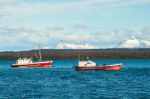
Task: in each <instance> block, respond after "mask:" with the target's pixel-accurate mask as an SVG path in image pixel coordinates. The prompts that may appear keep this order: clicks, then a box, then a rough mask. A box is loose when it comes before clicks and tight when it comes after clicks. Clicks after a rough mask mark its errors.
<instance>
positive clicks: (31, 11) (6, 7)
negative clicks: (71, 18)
mask: <svg viewBox="0 0 150 99" xmlns="http://www.w3.org/2000/svg"><path fill="white" fill-rule="evenodd" d="M10 2H11V3H10ZM12 2H13V3H12ZM14 3H17V1H15V0H6V1H1V2H0V4H2V5H3V6H2V7H1V10H0V13H1V15H2V14H4V15H7V16H10V18H12V17H14V18H18V17H26V16H34V15H42V14H44V13H52V14H54V13H56V12H58V11H59V13H61V12H60V11H62V10H69V9H70V8H71V9H79V10H82V9H84V8H89V7H93V6H101V7H105V6H106V7H108V6H113V7H114V6H129V5H142V4H149V3H150V0H122V1H120V0H81V1H76V2H64V3H58V2H57V3H50V2H44V3H43V2H40V3H36V2H35V3H32V4H30V3H25V2H23V1H22V3H19V4H14ZM86 10H88V9H86Z"/></svg>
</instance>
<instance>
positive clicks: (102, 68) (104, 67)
mask: <svg viewBox="0 0 150 99" xmlns="http://www.w3.org/2000/svg"><path fill="white" fill-rule="evenodd" d="M120 69H121V64H117V65H105V66H91V67H90V66H89V67H80V66H76V67H75V70H76V71H87V70H107V71H115V70H116V71H117V70H120Z"/></svg>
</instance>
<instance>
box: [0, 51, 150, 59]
mask: <svg viewBox="0 0 150 99" xmlns="http://www.w3.org/2000/svg"><path fill="white" fill-rule="evenodd" d="M41 52H42V58H43V59H44V60H46V59H78V55H79V54H80V56H81V57H80V58H82V59H85V58H86V57H87V56H88V57H89V58H91V59H150V49H149V48H142V49H122V48H120V49H82V50H80V49H42V50H41ZM35 54H36V55H38V50H29V51H20V52H15V51H11V52H0V59H17V58H18V57H32V58H33V59H36V57H35Z"/></svg>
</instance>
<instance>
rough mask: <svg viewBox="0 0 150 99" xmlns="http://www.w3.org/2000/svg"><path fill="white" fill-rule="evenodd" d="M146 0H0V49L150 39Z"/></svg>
mask: <svg viewBox="0 0 150 99" xmlns="http://www.w3.org/2000/svg"><path fill="white" fill-rule="evenodd" d="M149 18H150V0H0V45H1V46H0V51H5V50H25V49H33V48H34V47H36V46H37V44H40V45H42V46H45V47H49V48H56V46H57V44H58V43H59V41H61V40H63V41H64V42H67V43H74V44H84V43H89V44H92V45H94V46H96V47H97V48H111V47H114V46H116V45H117V44H119V42H121V41H123V40H125V39H128V38H130V37H131V36H135V37H137V38H139V39H144V40H148V41H149V38H150V35H149V34H150V19H149Z"/></svg>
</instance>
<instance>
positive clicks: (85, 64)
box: [79, 60, 96, 67]
mask: <svg viewBox="0 0 150 99" xmlns="http://www.w3.org/2000/svg"><path fill="white" fill-rule="evenodd" d="M91 66H92V67H94V66H96V63H95V62H93V61H90V60H88V61H79V67H91Z"/></svg>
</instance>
